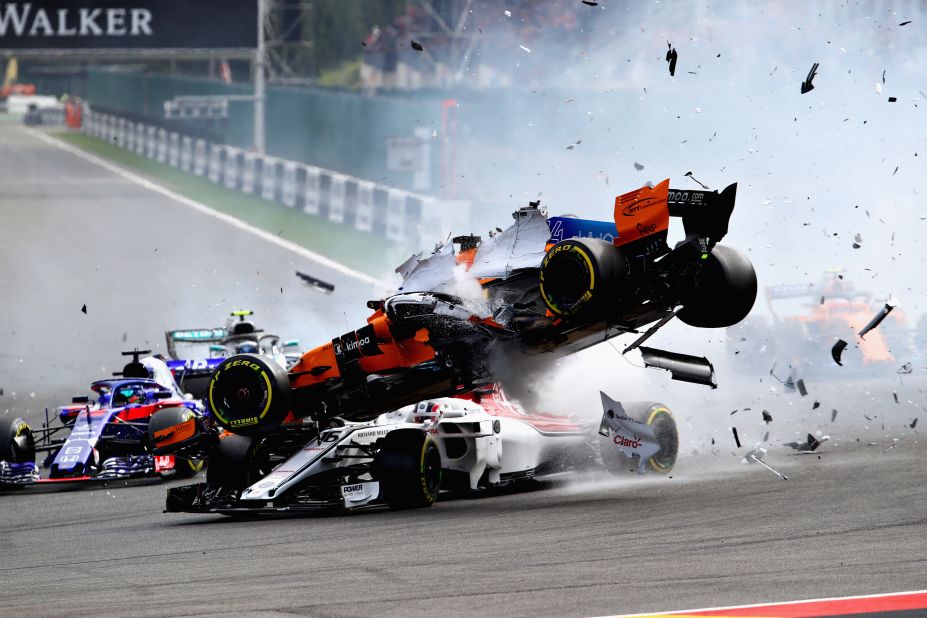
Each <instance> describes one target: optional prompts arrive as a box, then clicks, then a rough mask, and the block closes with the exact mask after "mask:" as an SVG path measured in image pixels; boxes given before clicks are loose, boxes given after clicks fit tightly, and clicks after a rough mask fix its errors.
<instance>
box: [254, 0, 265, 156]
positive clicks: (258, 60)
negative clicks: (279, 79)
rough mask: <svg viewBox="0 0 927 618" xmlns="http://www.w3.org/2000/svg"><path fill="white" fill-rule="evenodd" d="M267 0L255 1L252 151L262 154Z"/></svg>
mask: <svg viewBox="0 0 927 618" xmlns="http://www.w3.org/2000/svg"><path fill="white" fill-rule="evenodd" d="M266 2H267V0H257V6H258V19H257V36H258V39H257V40H258V44H257V52H255V55H254V149H255V150H257V152H258V153H260V154H264V146H265V143H264V141H265V140H264V60H265V55H264V12H265V10H266Z"/></svg>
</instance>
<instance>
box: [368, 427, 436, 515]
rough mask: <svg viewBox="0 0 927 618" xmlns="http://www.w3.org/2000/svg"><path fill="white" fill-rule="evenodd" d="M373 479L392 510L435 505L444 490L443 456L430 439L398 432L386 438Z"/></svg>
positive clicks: (422, 434) (415, 432)
mask: <svg viewBox="0 0 927 618" xmlns="http://www.w3.org/2000/svg"><path fill="white" fill-rule="evenodd" d="M374 478H375V479H376V480H377V481H379V482H380V489H381V491H382V492H383V496H384V497H385V499H386V502H387V504H389V506H390V508H393V509H417V508H422V507H426V506H431V505H432V504H434V502H435V500H437V499H438V492H439V491H440V489H441V453H440V451H439V450H438V446H437V444H435V441H434V439H433V438H432V437H431V435H429V434H427V433H425V432H423V431H419V430H417V429H397V430H395V431H392V432H390V433H388V434H386V436H384V438H383V443H382V445H381V446H380V451H379V453H377V457H376V460H375V461H374Z"/></svg>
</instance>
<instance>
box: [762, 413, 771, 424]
mask: <svg viewBox="0 0 927 618" xmlns="http://www.w3.org/2000/svg"><path fill="white" fill-rule="evenodd" d="M763 422H765V423H766V424H767V425H768V424H769V423H771V422H772V414H770V413H769V411H768V410H763Z"/></svg>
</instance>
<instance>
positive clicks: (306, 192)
mask: <svg viewBox="0 0 927 618" xmlns="http://www.w3.org/2000/svg"><path fill="white" fill-rule="evenodd" d="M83 118H84V122H83V130H84V132H85V133H86V134H87V135H90V136H92V137H96V138H99V139H104V140H106V141H109V142H110V143H113V144H116V145H118V146H120V147H121V148H125V149H127V150H129V151H131V152H134V153H136V154H139V155H143V156H145V157H148V158H149V159H154V160H156V161H158V162H160V163H166V164H167V165H170V166H172V167H177V168H180V169H181V170H183V171H185V172H190V173H192V174H196V175H197V176H204V177H206V178H209V180H210V181H212V182H214V183H216V184H221V185H224V186H225V187H227V188H229V189H236V190H238V191H241V192H243V193H248V194H252V195H259V196H261V197H262V198H264V199H266V200H270V201H275V202H279V203H281V204H283V205H285V206H287V207H289V208H295V209H299V210H302V211H303V212H306V213H309V214H312V215H316V216H320V217H323V218H325V219H328V220H330V221H332V222H334V223H339V224H342V225H345V226H349V227H352V228H354V229H357V230H361V231H364V232H369V233H371V234H373V235H375V236H380V237H385V238H388V239H389V240H392V241H396V242H400V243H410V244H412V243H414V244H420V243H421V242H423V241H426V242H432V241H434V240H435V239H437V238H439V237H440V236H441V235H442V234H444V233H446V232H447V231H449V230H464V231H468V232H469V231H470V230H471V228H472V226H473V222H472V220H471V217H470V205H469V204H468V203H466V202H447V201H438V200H436V199H434V198H431V197H427V196H423V195H416V194H413V193H409V192H407V191H403V190H401V189H396V188H393V187H387V186H384V185H379V184H377V183H374V182H370V181H366V180H360V179H358V178H354V177H351V176H347V175H345V174H339V173H336V172H332V171H329V170H325V169H322V168H319V167H315V166H312V165H305V164H302V163H297V162H295V161H285V160H282V159H278V158H276V157H271V156H261V155H258V154H257V153H254V152H246V151H244V150H242V149H240V148H235V147H233V146H229V145H226V144H217V143H214V142H211V141H208V140H206V139H204V138H201V137H198V138H193V137H191V136H189V135H182V134H180V133H178V132H174V131H168V130H166V129H164V128H162V127H154V126H150V125H146V124H145V123H142V122H137V121H129V120H126V119H125V118H119V117H116V116H113V115H111V114H101V113H94V112H93V110H92V109H89V108H85V110H84V116H83Z"/></svg>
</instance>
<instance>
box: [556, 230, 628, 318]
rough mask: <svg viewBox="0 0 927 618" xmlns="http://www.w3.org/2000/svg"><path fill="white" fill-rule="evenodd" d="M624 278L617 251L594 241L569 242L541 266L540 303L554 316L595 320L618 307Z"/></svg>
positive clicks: (625, 267)
mask: <svg viewBox="0 0 927 618" xmlns="http://www.w3.org/2000/svg"><path fill="white" fill-rule="evenodd" d="M627 276H628V265H627V262H626V260H625V258H624V255H623V254H622V253H621V249H619V248H618V247H616V246H615V245H613V244H611V243H609V242H606V241H604V240H600V239H597V238H570V239H567V240H563V241H560V242H559V243H557V244H556V245H554V246H553V247H552V248H551V249H550V251H548V252H547V255H545V256H544V260H543V261H542V262H541V273H540V293H541V299H542V300H543V301H544V304H545V305H546V306H547V308H548V309H550V311H551V313H553V314H554V315H555V316H559V317H565V318H566V317H595V316H597V315H599V314H602V313H604V312H605V311H606V310H607V309H608V308H609V307H610V306H614V305H617V304H619V302H620V300H621V295H622V293H623V292H624V290H623V284H624V281H625V279H626V278H627Z"/></svg>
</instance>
